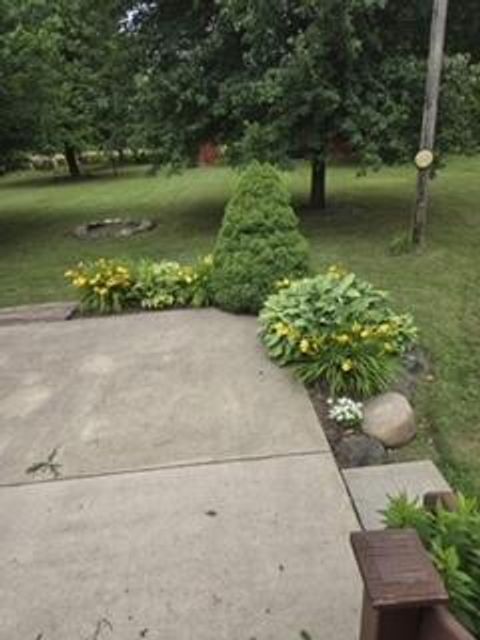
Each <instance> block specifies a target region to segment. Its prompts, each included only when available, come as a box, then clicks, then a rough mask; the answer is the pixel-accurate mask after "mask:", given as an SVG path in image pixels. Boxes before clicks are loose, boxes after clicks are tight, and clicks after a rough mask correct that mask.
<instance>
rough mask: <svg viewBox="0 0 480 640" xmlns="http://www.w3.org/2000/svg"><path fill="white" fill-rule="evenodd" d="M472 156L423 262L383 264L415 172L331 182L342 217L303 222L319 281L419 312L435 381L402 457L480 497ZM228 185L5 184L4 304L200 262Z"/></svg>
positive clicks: (479, 166)
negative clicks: (139, 222) (326, 276)
mask: <svg viewBox="0 0 480 640" xmlns="http://www.w3.org/2000/svg"><path fill="white" fill-rule="evenodd" d="M479 173H480V157H476V158H468V159H467V158H454V159H451V160H450V161H449V163H448V167H447V169H446V170H444V171H442V173H441V174H440V175H439V177H438V178H437V180H435V181H434V183H433V189H432V202H431V211H430V228H429V245H428V250H427V252H426V253H425V254H424V255H422V256H412V255H406V256H400V257H391V256H390V255H389V254H388V251H387V249H388V245H389V243H390V241H391V239H392V237H393V236H394V235H395V234H397V233H399V232H402V231H403V230H405V229H406V228H407V225H408V222H409V217H410V212H411V208H412V203H413V193H414V185H415V171H414V169H413V168H412V167H404V168H398V169H388V170H384V171H382V172H380V173H374V174H369V175H368V176H367V177H364V178H357V177H356V172H355V169H354V168H351V167H335V168H334V169H332V170H331V171H330V174H329V185H328V186H329V197H330V205H331V206H332V208H333V209H335V208H336V209H337V212H336V214H335V215H333V216H324V217H322V216H320V215H319V214H318V213H316V212H312V211H309V212H303V213H301V220H302V227H303V230H304V232H305V233H306V235H307V236H308V238H309V240H310V242H311V245H312V261H313V265H314V267H315V268H316V269H323V268H325V267H327V266H328V265H330V264H332V263H343V264H345V265H346V266H348V267H350V268H351V269H352V270H354V271H356V272H357V273H358V274H359V275H361V276H362V277H365V278H367V279H369V280H371V281H372V282H373V283H374V284H375V285H377V286H380V287H383V288H385V289H388V290H389V291H390V292H391V294H392V296H393V298H394V301H395V302H396V303H397V306H398V307H399V308H400V309H403V310H409V311H411V312H412V313H414V315H415V317H416V320H417V323H418V325H419V327H420V329H421V334H422V342H423V344H424V346H425V347H426V348H427V349H428V351H429V352H430V353H431V354H432V359H433V364H434V380H433V381H431V382H424V383H423V384H422V386H421V388H420V389H419V391H418V394H417V399H416V406H417V411H418V415H419V421H420V435H419V437H418V438H417V440H416V442H415V443H414V444H413V445H411V446H409V447H407V448H406V449H404V450H402V451H401V452H400V453H399V454H397V457H398V458H399V459H408V458H415V457H425V456H428V457H432V458H434V459H435V460H436V461H437V462H439V463H440V465H441V467H442V469H443V470H444V472H445V473H446V474H447V476H448V477H449V479H450V480H451V481H452V482H453V483H454V484H455V485H456V486H458V487H460V488H463V489H465V490H469V491H475V492H476V493H478V494H479V495H480V386H479V384H478V378H479V372H480V321H479V317H480V296H479V295H478V282H479V276H480V180H479ZM308 178H309V174H308V168H307V167H303V166H299V167H298V168H297V170H296V171H295V172H293V173H291V174H288V175H287V180H288V182H289V184H290V186H291V187H292V191H293V193H294V195H295V201H296V203H297V204H299V205H300V204H301V203H302V202H303V201H305V199H306V197H307V192H308ZM235 180H236V175H235V173H234V172H232V171H230V170H228V169H223V168H222V169H194V170H191V171H188V172H186V173H184V174H182V175H178V176H173V177H166V176H162V175H158V176H156V177H151V176H147V175H146V174H145V168H138V167H136V168H129V169H125V170H123V172H122V174H121V175H120V177H118V178H115V177H113V176H111V175H110V174H108V173H105V174H98V175H97V176H96V177H94V178H92V179H91V180H86V181H80V182H77V183H71V182H69V181H66V180H62V179H52V178H51V177H49V176H44V175H42V174H40V175H39V174H31V173H29V174H23V175H16V176H8V177H6V178H3V179H1V180H0V247H1V253H0V306H7V305H13V304H22V303H28V302H40V301H46V300H59V299H65V298H67V297H71V292H70V291H69V290H68V289H67V287H66V284H65V282H64V280H63V272H64V270H65V269H66V268H67V267H69V266H70V265H72V264H73V263H75V262H77V261H78V260H80V259H85V258H95V257H100V256H105V257H113V256H115V257H132V258H135V257H140V256H149V257H155V258H158V259H161V258H168V259H179V260H187V261H188V260H193V259H195V258H196V257H198V256H199V255H202V254H205V253H208V252H209V251H210V250H211V249H212V247H213V242H214V238H215V234H216V232H217V230H218V227H219V224H220V222H221V218H222V214H223V207H224V204H225V200H226V199H227V197H228V194H229V193H230V190H231V188H232V186H233V184H234V183H235ZM117 216H121V217H131V218H141V217H149V218H153V219H155V221H156V222H157V224H158V226H157V228H156V229H155V230H154V231H153V232H152V233H149V234H146V235H139V236H136V237H134V238H128V239H118V240H105V239H102V240H95V241H81V240H77V239H76V238H74V237H73V236H72V235H71V231H72V229H73V228H74V227H75V226H76V225H78V224H80V223H83V222H88V221H93V220H97V219H101V218H105V217H117Z"/></svg>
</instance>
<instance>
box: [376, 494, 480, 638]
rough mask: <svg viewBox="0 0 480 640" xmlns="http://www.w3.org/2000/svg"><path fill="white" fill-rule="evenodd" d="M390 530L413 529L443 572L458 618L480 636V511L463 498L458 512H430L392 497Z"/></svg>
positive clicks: (388, 517) (475, 503)
mask: <svg viewBox="0 0 480 640" xmlns="http://www.w3.org/2000/svg"><path fill="white" fill-rule="evenodd" d="M384 517H385V524H386V525H387V527H388V528H393V529H403V528H413V529H415V530H416V531H417V533H418V534H419V536H420V538H421V539H422V542H423V544H424V545H425V547H426V549H427V551H428V552H429V553H430V556H431V558H432V560H433V562H434V564H435V566H436V567H437V569H438V571H439V572H440V574H441V576H442V578H443V580H444V582H445V586H446V588H447V591H448V593H449V595H450V599H451V609H452V611H453V613H454V614H455V615H456V616H457V618H458V619H459V620H460V621H461V622H462V624H464V625H465V626H466V627H467V628H469V629H470V630H471V631H472V633H473V634H474V635H475V637H480V606H479V603H480V509H479V505H478V501H477V500H476V499H474V498H465V497H462V496H460V499H459V505H458V509H457V510H456V511H453V512H452V511H447V510H446V509H443V508H442V507H440V508H437V509H436V510H435V511H434V512H430V511H428V510H427V509H425V508H424V507H423V506H421V505H420V504H418V502H417V501H412V500H409V499H408V498H407V497H406V496H405V495H401V496H398V497H395V498H391V500H390V504H389V506H388V508H387V510H386V511H385V512H384Z"/></svg>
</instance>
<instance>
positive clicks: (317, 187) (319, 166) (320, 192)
mask: <svg viewBox="0 0 480 640" xmlns="http://www.w3.org/2000/svg"><path fill="white" fill-rule="evenodd" d="M326 173H327V167H326V163H325V160H324V159H323V158H318V157H317V156H315V157H314V158H312V182H311V189H310V206H311V207H314V208H315V209H320V210H322V211H324V210H325V208H326V206H327V197H326Z"/></svg>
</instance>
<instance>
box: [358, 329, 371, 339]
mask: <svg viewBox="0 0 480 640" xmlns="http://www.w3.org/2000/svg"><path fill="white" fill-rule="evenodd" d="M371 335H372V332H371V331H370V329H364V330H363V331H362V333H361V334H360V336H361V337H362V338H364V339H365V340H366V339H367V338H369V337H370V336H371Z"/></svg>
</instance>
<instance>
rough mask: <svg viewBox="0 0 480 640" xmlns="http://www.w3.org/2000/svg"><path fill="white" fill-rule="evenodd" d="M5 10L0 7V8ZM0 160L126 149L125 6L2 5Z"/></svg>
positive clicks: (119, 2)
mask: <svg viewBox="0 0 480 640" xmlns="http://www.w3.org/2000/svg"><path fill="white" fill-rule="evenodd" d="M3 3H4V4H5V7H2V4H3ZM0 8H2V9H4V10H3V15H2V23H1V26H0V29H1V32H2V35H3V37H2V39H1V43H0V62H1V63H2V64H1V71H0V74H1V75H0V114H1V116H2V117H1V123H0V141H1V148H2V154H6V153H7V152H8V153H12V152H13V151H19V150H33V149H35V150H38V151H45V152H51V151H60V150H63V151H64V153H65V158H66V161H67V164H68V167H69V170H70V173H71V175H72V176H78V175H79V174H80V166H79V163H78V159H77V152H78V150H79V149H82V148H85V147H95V146H103V147H105V148H107V149H112V148H118V147H120V146H124V145H125V143H126V138H127V132H128V123H129V116H130V114H129V105H130V101H131V100H132V99H133V94H134V90H133V88H132V84H133V80H132V78H131V74H130V73H129V67H128V65H129V60H128V46H129V39H128V34H127V33H126V31H125V30H122V28H121V24H122V18H124V17H125V7H124V2H123V0H104V1H103V2H101V3H99V2H96V0H76V2H70V1H69V0H48V1H47V0H19V2H18V3H8V2H7V1H6V0H0Z"/></svg>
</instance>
